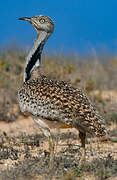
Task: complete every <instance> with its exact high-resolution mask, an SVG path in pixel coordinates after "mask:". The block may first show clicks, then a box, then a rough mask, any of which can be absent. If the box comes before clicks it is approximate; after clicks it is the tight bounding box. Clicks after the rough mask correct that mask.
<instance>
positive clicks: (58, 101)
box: [18, 76, 106, 136]
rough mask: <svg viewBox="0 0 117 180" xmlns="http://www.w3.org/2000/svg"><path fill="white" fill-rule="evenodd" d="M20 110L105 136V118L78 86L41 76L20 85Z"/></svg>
mask: <svg viewBox="0 0 117 180" xmlns="http://www.w3.org/2000/svg"><path fill="white" fill-rule="evenodd" d="M18 99H19V105H20V109H21V111H22V112H29V113H31V114H32V115H34V116H40V117H42V118H44V119H47V120H49V121H52V122H53V121H58V122H62V123H65V124H66V125H70V126H72V127H75V128H77V129H79V130H80V131H82V132H89V133H91V134H92V133H94V134H96V135H97V136H103V135H106V129H105V126H104V120H103V118H102V117H101V116H100V115H99V113H98V112H97V110H96V109H95V108H94V106H93V105H92V103H91V102H90V100H89V99H88V98H87V96H86V95H85V94H84V93H83V92H82V90H81V89H78V88H74V87H73V86H72V85H71V84H68V83H66V82H64V81H56V80H51V79H49V78H47V77H46V76H40V77H39V78H35V79H31V80H29V81H27V82H26V83H24V84H23V86H22V88H21V89H20V90H19V92H18Z"/></svg>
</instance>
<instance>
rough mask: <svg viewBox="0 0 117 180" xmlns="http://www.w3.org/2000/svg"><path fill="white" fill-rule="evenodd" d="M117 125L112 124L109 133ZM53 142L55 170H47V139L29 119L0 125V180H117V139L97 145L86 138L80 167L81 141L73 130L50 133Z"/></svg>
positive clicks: (96, 141) (94, 139)
mask: <svg viewBox="0 0 117 180" xmlns="http://www.w3.org/2000/svg"><path fill="white" fill-rule="evenodd" d="M113 128H114V129H117V125H116V124H115V125H114V126H113V125H111V126H110V127H109V129H110V130H111V131H112V130H113ZM53 133H54V134H55V140H56V148H55V162H54V168H53V170H52V171H51V172H50V171H49V167H48V164H49V151H48V141H47V138H46V137H44V135H43V134H42V133H41V131H40V130H39V128H38V126H37V125H36V124H35V123H34V121H33V120H32V119H31V118H24V117H23V116H20V118H19V119H18V120H17V121H16V122H12V123H5V122H0V178H1V180H7V179H8V180H15V179H18V180H32V179H33V180H41V179H42V180H45V179H50V180H51V179H52V180H54V179H62V180H64V179H65V180H69V179H86V180H88V179H92V180H93V179H96V180H98V179H109V178H111V179H114V178H117V155H116V154H117V140H116V138H115V137H114V135H112V137H114V138H115V140H114V141H110V142H108V143H107V142H99V140H98V139H96V138H95V137H92V138H90V137H88V138H87V144H86V163H85V164H84V166H82V167H81V166H80V165H79V160H80V157H81V150H80V141H79V138H78V132H77V130H75V129H70V130H59V131H57V130H53Z"/></svg>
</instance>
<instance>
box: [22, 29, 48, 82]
mask: <svg viewBox="0 0 117 180" xmlns="http://www.w3.org/2000/svg"><path fill="white" fill-rule="evenodd" d="M49 36H50V34H48V33H47V32H45V31H42V32H39V35H38V36H37V39H36V40H35V42H34V46H33V48H32V50H31V51H30V52H29V54H28V56H27V58H26V66H25V70H24V82H27V81H28V80H29V79H30V78H31V72H32V70H33V69H34V68H35V67H36V68H37V67H39V68H40V67H41V53H42V50H43V47H44V44H45V43H46V41H47V39H48V38H49Z"/></svg>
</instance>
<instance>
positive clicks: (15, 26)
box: [0, 0, 117, 53]
mask: <svg viewBox="0 0 117 180" xmlns="http://www.w3.org/2000/svg"><path fill="white" fill-rule="evenodd" d="M39 14H43V15H47V16H50V17H51V18H52V19H53V20H54V22H55V31H54V34H53V35H52V36H51V37H50V39H49V40H48V42H47V44H46V47H45V51H46V50H50V51H51V52H82V53H85V52H88V51H92V49H96V51H110V52H116V51H117V0H111V1H110V0H19V1H18V0H4V1H3V0H2V1H1V4H0V17H1V20H0V48H2V47H5V45H6V44H10V43H13V42H17V43H19V44H20V46H22V47H31V46H32V44H33V40H34V37H35V36H36V33H35V30H34V29H33V28H32V27H31V25H30V24H28V23H26V22H23V21H19V20H18V18H19V17H23V16H29V17H30V16H35V15H39Z"/></svg>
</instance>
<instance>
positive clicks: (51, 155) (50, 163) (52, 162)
mask: <svg viewBox="0 0 117 180" xmlns="http://www.w3.org/2000/svg"><path fill="white" fill-rule="evenodd" d="M48 141H49V151H50V162H49V168H50V169H52V168H53V166H54V146H55V143H54V139H53V137H52V136H50V137H49V139H48Z"/></svg>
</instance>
